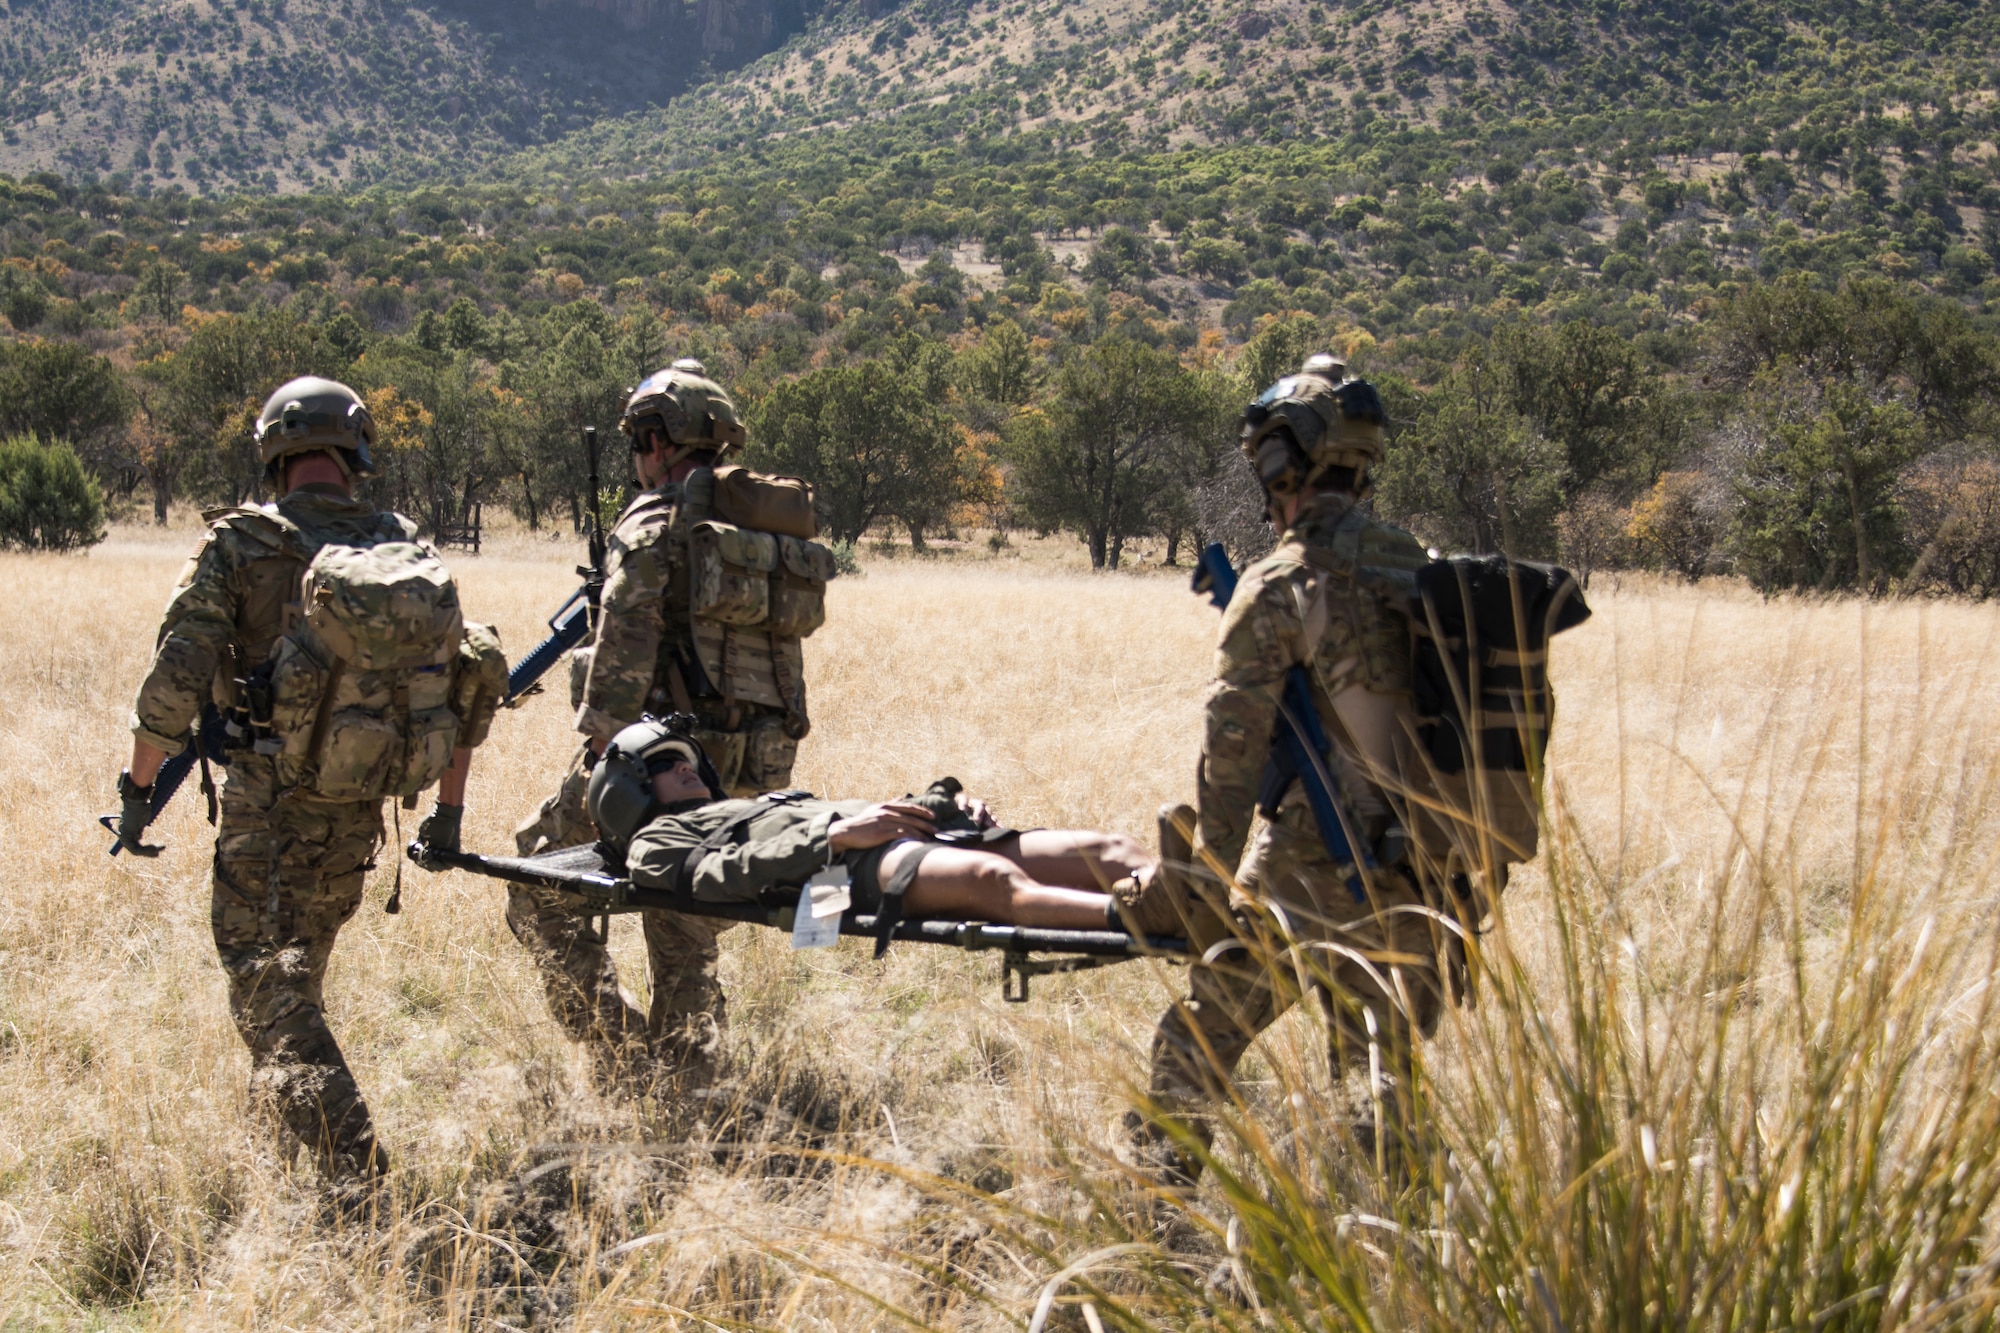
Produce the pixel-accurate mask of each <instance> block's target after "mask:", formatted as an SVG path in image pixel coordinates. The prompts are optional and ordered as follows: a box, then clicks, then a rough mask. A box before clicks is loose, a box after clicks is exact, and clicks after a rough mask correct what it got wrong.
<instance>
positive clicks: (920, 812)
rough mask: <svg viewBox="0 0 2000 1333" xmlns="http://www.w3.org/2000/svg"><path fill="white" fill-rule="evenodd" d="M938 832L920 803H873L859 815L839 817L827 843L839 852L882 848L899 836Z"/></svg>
mask: <svg viewBox="0 0 2000 1333" xmlns="http://www.w3.org/2000/svg"><path fill="white" fill-rule="evenodd" d="M936 832H937V821H936V820H934V819H932V818H931V812H930V811H928V810H926V809H924V808H923V807H922V806H921V805H911V804H909V803H908V802H907V801H889V802H886V803H884V804H882V805H871V806H869V807H868V808H867V809H866V810H863V811H862V812H861V813H860V814H858V815H850V816H848V817H847V818H846V819H836V820H834V821H833V823H832V824H831V825H829V826H828V828H827V831H826V836H827V843H828V845H829V846H831V847H832V848H833V850H834V851H836V852H846V851H852V850H854V849H856V848H859V847H880V846H881V845H882V844H883V843H885V842H894V841H895V840H896V839H898V838H928V837H930V836H931V835H933V834H935V833H936Z"/></svg>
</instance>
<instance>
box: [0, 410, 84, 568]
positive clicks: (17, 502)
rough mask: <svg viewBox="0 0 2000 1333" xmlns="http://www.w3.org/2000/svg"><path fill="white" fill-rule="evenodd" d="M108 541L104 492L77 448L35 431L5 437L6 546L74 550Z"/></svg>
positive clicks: (0, 514)
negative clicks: (46, 440) (49, 440)
mask: <svg viewBox="0 0 2000 1333" xmlns="http://www.w3.org/2000/svg"><path fill="white" fill-rule="evenodd" d="M103 540H104V492H103V491H102V490H100V489H99V488H98V485H97V481H96V479H95V478H93V477H92V476H91V475H90V474H89V473H88V472H85V471H84V470H83V463H82V462H81V461H80V460H78V458H77V456H76V451H75V450H74V449H71V448H70V447H69V446H68V445H66V444H63V443H60V442H57V443H54V444H43V443H42V442H41V441H39V440H37V439H36V438H34V437H33V436H31V435H17V436H14V437H12V438H10V439H7V440H5V441H0V546H20V547H23V548H25V549H27V550H30V551H74V550H77V549H78V548H80V547H86V546H95V545H97V543H99V542H101V541H103Z"/></svg>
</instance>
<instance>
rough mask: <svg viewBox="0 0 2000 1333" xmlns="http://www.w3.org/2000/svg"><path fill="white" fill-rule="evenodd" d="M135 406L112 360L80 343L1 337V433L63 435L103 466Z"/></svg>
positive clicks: (60, 437) (54, 437) (59, 437)
mask: <svg viewBox="0 0 2000 1333" xmlns="http://www.w3.org/2000/svg"><path fill="white" fill-rule="evenodd" d="M131 410H132V409H131V402H130V400H129V399H128V398H127V397H126V394H125V390H124V385H123V384H122V383H121V382H120V380H119V378H118V372H117V371H116V370H115V369H113V368H112V365H111V362H110V361H108V360H106V359H105V358H104V357H101V356H98V355H96V354H95V353H93V352H92V351H90V349H88V348H86V347H84V346H83V345H81V344H80V343H73V342H59V341H54V340H43V339H39V338H31V339H29V340H27V341H25V342H17V343H0V434H7V435H34V436H38V437H39V438H41V439H44V440H64V441H67V442H69V443H70V444H71V445H73V446H75V448H76V449H77V450H78V451H79V452H80V453H81V454H82V455H83V456H84V457H85V458H86V459H88V460H89V461H90V462H92V463H94V464H96V465H98V466H99V467H100V468H103V467H106V466H109V465H110V464H111V462H112V461H113V459H112V454H113V449H114V446H115V443H116V440H117V437H118V434H119V432H120V431H121V430H123V428H124V426H125V422H126V420H127V418H128V417H129V416H130V415H131Z"/></svg>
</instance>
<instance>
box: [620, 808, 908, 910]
mask: <svg viewBox="0 0 2000 1333" xmlns="http://www.w3.org/2000/svg"><path fill="white" fill-rule="evenodd" d="M870 804H871V803H870V802H868V801H820V800H814V799H812V798H810V797H807V798H801V799H799V800H796V801H787V802H778V801H773V800H770V799H768V798H764V797H759V798H757V799H755V800H747V801H716V802H713V803H711V804H709V805H704V806H701V807H699V808H697V809H694V810H688V811H685V812H683V813H680V814H667V815H658V816H656V817H655V818H654V819H653V820H652V821H651V822H650V823H648V824H647V825H646V826H645V827H644V828H642V829H640V830H639V832H638V833H637V834H635V835H634V836H633V838H632V843H631V846H630V847H629V848H628V849H627V851H626V854H625V866H626V870H627V872H628V873H629V874H630V875H631V876H632V882H633V883H635V884H640V885H643V886H644V887H646V888H649V889H667V890H671V891H677V892H680V893H687V894H692V895H693V896H694V897H696V898H699V899H701V900H702V901H704V902H717V903H738V902H756V901H757V899H758V897H759V895H761V894H762V893H763V892H764V891H765V890H767V889H777V888H785V889H797V888H800V887H801V886H803V885H804V884H805V882H806V881H807V880H808V879H810V878H811V877H812V876H813V875H815V874H817V873H818V872H819V871H821V870H823V869H825V868H826V866H827V865H828V864H829V863H830V862H832V861H833V860H836V859H838V858H837V857H836V856H835V855H834V854H833V853H832V852H831V851H830V849H829V848H828V845H827V838H828V829H829V828H831V827H832V825H833V821H834V820H836V819H844V818H847V817H848V816H850V815H857V814H860V813H861V812H862V811H863V810H866V809H867V808H868V807H869V805H870ZM759 807H762V809H761V810H760V811H759V813H757V814H755V815H753V816H752V817H751V818H750V820H749V822H748V823H747V825H745V826H744V827H742V828H739V829H737V830H735V831H734V832H733V833H731V834H730V835H729V837H728V838H727V839H726V840H725V841H724V843H723V845H722V846H720V847H718V848H716V849H715V850H714V851H710V852H707V853H704V854H703V855H701V856H700V857H699V859H697V860H695V862H694V863H693V864H692V865H690V864H688V861H689V858H690V855H691V854H692V853H694V852H695V851H696V849H697V848H699V847H700V846H701V844H702V842H703V841H704V840H705V839H707V838H708V837H709V835H710V834H712V833H714V832H715V831H716V830H717V829H719V828H721V827H722V826H723V825H724V824H727V823H728V822H729V821H730V820H732V819H735V818H736V817H737V816H739V815H741V814H744V813H746V812H748V811H752V810H759Z"/></svg>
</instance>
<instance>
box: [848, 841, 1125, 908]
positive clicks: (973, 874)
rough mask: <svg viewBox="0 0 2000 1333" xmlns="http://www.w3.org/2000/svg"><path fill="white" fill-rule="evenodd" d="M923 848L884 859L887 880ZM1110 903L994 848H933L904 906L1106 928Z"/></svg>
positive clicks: (893, 853)
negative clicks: (1045, 877) (1042, 877)
mask: <svg viewBox="0 0 2000 1333" xmlns="http://www.w3.org/2000/svg"><path fill="white" fill-rule="evenodd" d="M917 846H918V844H916V843H910V844H907V845H905V846H901V847H897V848H895V849H894V850H892V851H891V852H890V853H889V854H888V855H887V856H886V857H884V858H883V860H882V870H881V874H882V878H883V879H885V880H886V879H888V878H890V877H891V876H892V875H893V874H894V873H895V871H896V868H897V867H898V866H899V865H900V864H901V863H902V861H903V859H904V858H905V857H908V856H909V855H910V854H911V853H913V852H914V851H915V850H916V848H917ZM1110 901H1111V900H1110V898H1109V896H1108V895H1106V894H1102V893H1098V892H1096V891H1094V890H1089V889H1074V888H1066V887H1064V886H1061V885H1052V884H1044V883H1041V882H1040V881H1038V880H1037V879H1035V877H1034V876H1032V875H1030V874H1029V873H1028V872H1027V871H1026V870H1024V869H1023V868H1022V867H1021V866H1018V865H1016V864H1015V863H1014V862H1013V861H1011V860H1009V859H1008V858H1007V857H1004V856H999V855H996V854H994V853H993V852H988V851H975V850H973V849H971V848H966V847H939V846H933V847H932V848H931V850H930V852H929V853H928V854H927V855H926V856H925V857H924V859H923V861H922V862H921V863H919V864H918V866H917V874H916V878H915V879H914V880H912V881H911V883H910V887H909V889H908V890H907V891H906V892H905V893H904V895H903V910H904V911H905V912H906V913H908V914H909V915H911V916H937V917H949V918H957V919H961V920H967V921H996V922H1001V923H1003V924H1007V925H1015V926H1042V927H1046V928H1048V929H1052V930H1103V929H1104V928H1105V909H1106V907H1107V906H1109V904H1110Z"/></svg>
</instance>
